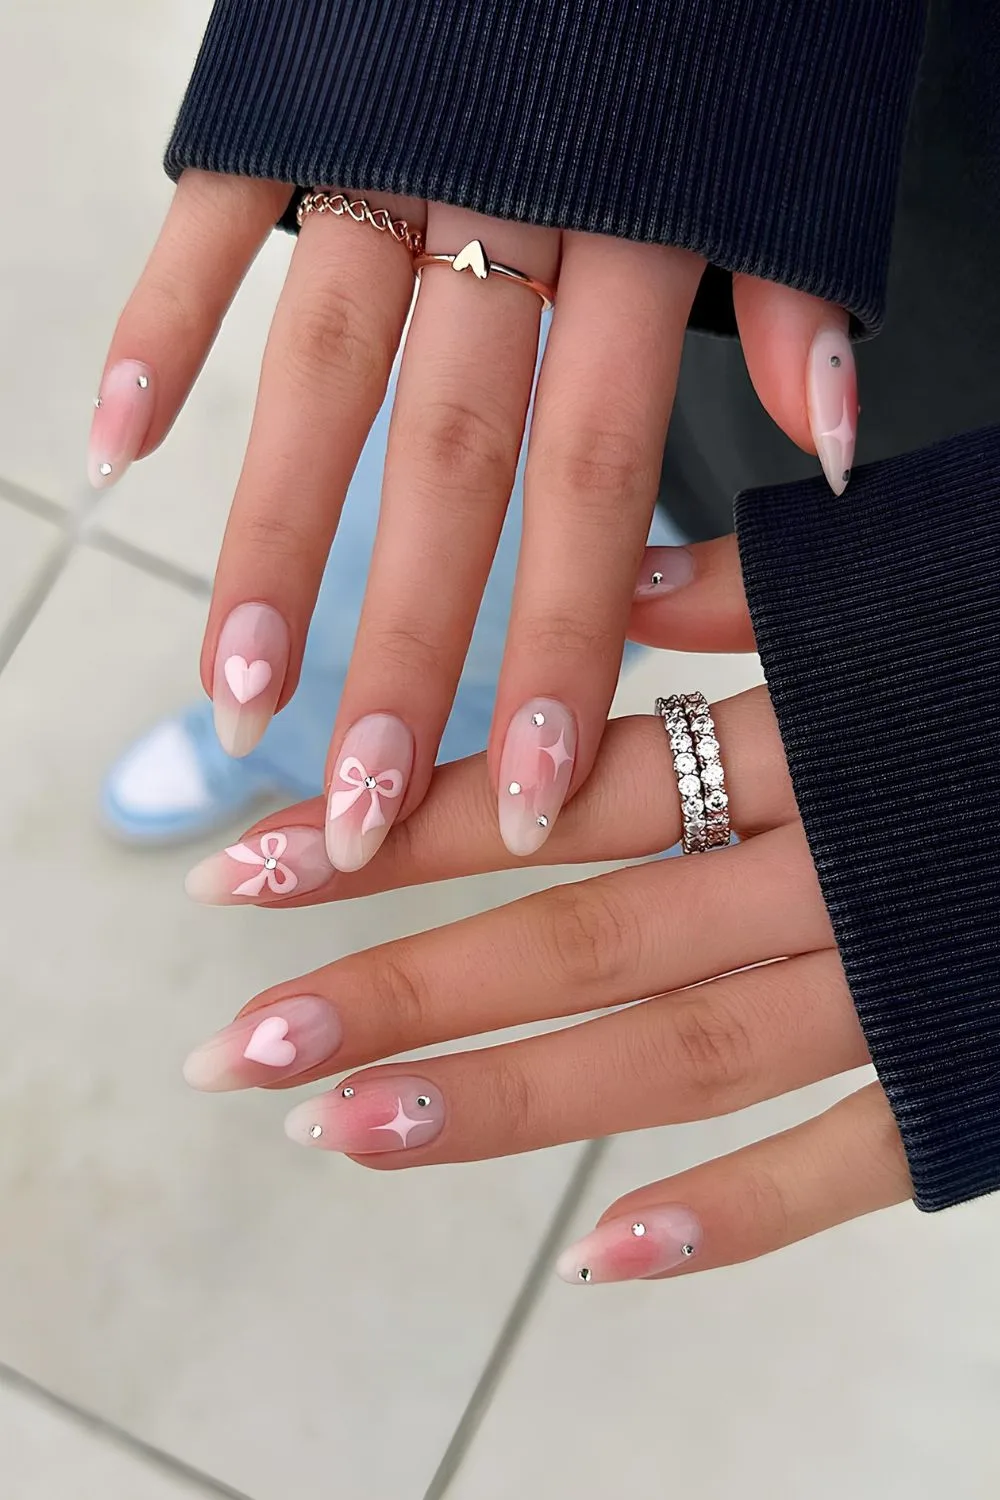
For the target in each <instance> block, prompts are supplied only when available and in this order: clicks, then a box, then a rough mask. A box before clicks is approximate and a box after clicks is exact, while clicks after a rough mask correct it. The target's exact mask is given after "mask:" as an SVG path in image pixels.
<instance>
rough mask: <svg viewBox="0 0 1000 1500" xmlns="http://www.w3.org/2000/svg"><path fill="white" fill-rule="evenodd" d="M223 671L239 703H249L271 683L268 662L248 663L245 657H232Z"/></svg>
mask: <svg viewBox="0 0 1000 1500" xmlns="http://www.w3.org/2000/svg"><path fill="white" fill-rule="evenodd" d="M223 671H224V672H225V674H226V681H227V683H228V684H229V691H230V692H231V693H232V695H233V697H234V698H235V699H236V701H237V703H249V702H250V700H251V699H252V698H256V697H257V696H258V694H260V693H262V692H263V691H264V689H265V688H266V687H267V685H268V683H269V682H270V681H271V663H270V662H267V661H251V662H248V661H247V659H246V657H244V656H230V657H229V659H228V660H227V662H226V665H225V667H224V668H223Z"/></svg>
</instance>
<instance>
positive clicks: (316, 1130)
mask: <svg viewBox="0 0 1000 1500" xmlns="http://www.w3.org/2000/svg"><path fill="white" fill-rule="evenodd" d="M309 1134H310V1135H311V1136H312V1138H313V1140H314V1141H318V1140H319V1138H320V1136H321V1135H322V1134H323V1127H322V1125H310V1126H309Z"/></svg>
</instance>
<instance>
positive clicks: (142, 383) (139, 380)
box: [135, 375, 149, 391]
mask: <svg viewBox="0 0 1000 1500" xmlns="http://www.w3.org/2000/svg"><path fill="white" fill-rule="evenodd" d="M135 383H136V385H137V386H138V387H139V389H140V391H144V390H145V389H146V387H147V386H148V385H149V376H148V375H137V376H136V381H135Z"/></svg>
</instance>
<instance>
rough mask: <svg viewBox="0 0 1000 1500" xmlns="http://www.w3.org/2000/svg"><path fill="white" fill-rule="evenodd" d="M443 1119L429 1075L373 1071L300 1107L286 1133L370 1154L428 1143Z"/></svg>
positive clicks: (307, 1142)
mask: <svg viewBox="0 0 1000 1500" xmlns="http://www.w3.org/2000/svg"><path fill="white" fill-rule="evenodd" d="M444 1118H445V1110H444V1100H443V1099H442V1097H441V1093H440V1091H439V1090H438V1089H437V1088H436V1087H435V1086H434V1085H433V1084H430V1083H428V1082H427V1081H426V1079H423V1078H413V1077H410V1076H406V1077H403V1076H394V1075H390V1076H388V1077H384V1076H383V1075H382V1074H380V1073H373V1074H371V1075H369V1076H368V1077H366V1078H365V1077H362V1078H359V1079H357V1081H356V1082H354V1083H349V1084H345V1085H344V1086H343V1087H341V1088H339V1089H334V1090H333V1092H332V1093H329V1094H320V1095H319V1096H318V1097H317V1098H315V1099H307V1100H306V1102H305V1103H304V1104H300V1105H298V1106H297V1108H295V1109H293V1110H292V1112H291V1114H290V1115H289V1116H288V1118H287V1119H286V1121H285V1133H286V1135H287V1136H288V1137H289V1139H290V1140H293V1141H297V1142H298V1144H299V1145H300V1146H318V1147H319V1149H320V1150H321V1151H343V1152H345V1153H346V1154H347V1155H349V1156H370V1155H375V1154H377V1153H381V1152H383V1151H412V1150H413V1148H414V1147H416V1146H426V1145H427V1143H428V1141H432V1140H433V1139H434V1137H435V1136H437V1135H439V1134H440V1132H441V1129H442V1127H443V1125H444Z"/></svg>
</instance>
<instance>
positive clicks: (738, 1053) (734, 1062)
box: [670, 996, 753, 1108]
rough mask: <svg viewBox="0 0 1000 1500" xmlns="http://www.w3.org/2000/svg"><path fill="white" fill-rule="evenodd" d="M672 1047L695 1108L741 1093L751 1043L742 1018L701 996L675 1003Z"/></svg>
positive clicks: (748, 1067)
mask: <svg viewBox="0 0 1000 1500" xmlns="http://www.w3.org/2000/svg"><path fill="white" fill-rule="evenodd" d="M670 1042H671V1045H672V1048H673V1049H674V1050H675V1052H676V1053H677V1054H678V1055H679V1057H680V1061H681V1066H682V1071H683V1075H684V1077H685V1078H686V1080H687V1083H688V1086H689V1087H690V1088H691V1089H692V1090H693V1093H694V1096H695V1100H696V1101H697V1103H698V1107H699V1108H703V1107H713V1106H714V1105H715V1104H717V1103H718V1102H719V1100H720V1098H728V1097H730V1096H732V1095H733V1094H739V1093H741V1091H742V1089H743V1087H744V1085H745V1084H746V1083H747V1081H748V1079H749V1077H750V1076H751V1073H752V1069H753V1046H752V1043H751V1040H750V1035H749V1032H748V1031H747V1029H746V1027H745V1025H744V1023H743V1022H742V1020H741V1019H740V1018H739V1017H738V1016H737V1015H736V1014H735V1013H734V1012H731V1011H729V1010H726V1009H723V1007H721V1006H719V1005H716V1004H713V1003H711V1002H710V1001H708V1000H706V999H705V998H704V996H701V997H699V998H697V999H691V1000H686V1001H681V1002H679V1003H677V1005H676V1009H675V1013H674V1016H673V1028H672V1036H671V1038H670Z"/></svg>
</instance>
